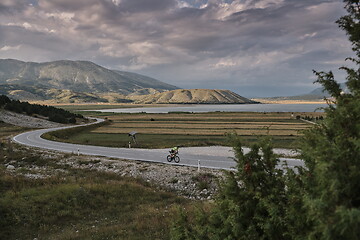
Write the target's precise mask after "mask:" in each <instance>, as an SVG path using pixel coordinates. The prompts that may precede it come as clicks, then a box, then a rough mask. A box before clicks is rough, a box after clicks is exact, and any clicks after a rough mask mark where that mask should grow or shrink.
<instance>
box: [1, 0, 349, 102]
mask: <svg viewBox="0 0 360 240" xmlns="http://www.w3.org/2000/svg"><path fill="white" fill-rule="evenodd" d="M342 15H344V10H343V4H342V3H341V2H340V1H337V0H333V1H330V0H301V1H299V0H261V1H260V0H226V1H224V0H209V1H207V0H151V1H149V0H76V1H74V0H38V1H36V0H27V1H25V0H2V1H1V3H0V58H7V57H9V58H11V57H14V56H15V57H18V58H20V59H22V58H23V59H26V60H31V59H30V58H31V56H36V57H37V59H34V60H38V59H43V60H45V61H46V60H54V59H61V58H66V59H83V60H91V61H94V62H96V63H98V64H101V65H104V66H107V67H110V68H117V69H122V70H129V71H137V72H140V73H143V74H149V75H151V76H154V77H158V78H159V79H160V80H163V81H166V82H168V83H171V84H175V85H178V86H180V87H187V88H191V87H199V86H204V83H205V82H206V83H209V84H206V86H209V87H213V88H223V87H222V86H226V88H230V89H231V88H232V87H231V86H233V88H234V89H235V88H236V89H241V86H247V87H248V89H255V88H256V86H259V88H261V87H264V86H266V87H268V88H269V89H272V90H271V91H273V92H275V90H274V89H276V87H275V86H276V85H279V84H283V85H284V86H291V85H296V86H297V88H296V89H298V90H299V89H300V88H301V87H303V88H304V89H305V88H309V86H311V82H312V81H313V79H312V69H319V68H322V67H329V68H331V67H337V66H338V65H337V64H338V63H339V62H341V60H342V59H344V58H345V57H347V56H348V55H349V54H351V51H350V45H349V43H348V42H347V40H346V36H345V35H344V33H342V32H341V30H339V29H338V27H337V26H336V24H335V23H334V22H335V21H336V20H337V19H338V18H339V17H340V16H342ZM339 46H341V47H339ZM210 83H211V84H210ZM299 86H301V87H299ZM294 91H296V90H294ZM255 95H256V94H255Z"/></svg>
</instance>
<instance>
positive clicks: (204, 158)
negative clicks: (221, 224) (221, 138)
mask: <svg viewBox="0 0 360 240" xmlns="http://www.w3.org/2000/svg"><path fill="white" fill-rule="evenodd" d="M99 121H103V120H101V119H97V122H99ZM71 127H73V126H71ZM64 128H70V127H61V128H49V129H40V130H35V131H31V132H25V133H22V134H19V135H17V136H15V137H14V138H13V140H14V141H15V142H17V143H19V144H23V145H26V146H31V147H37V148H42V149H49V150H55V151H60V152H67V153H73V154H83V155H92V156H105V157H111V158H118V159H128V160H137V161H146V162H157V163H166V164H176V163H174V162H171V163H169V162H168V161H167V160H166V156H167V155H168V154H169V149H139V148H110V147H99V146H90V145H79V144H70V143H62V142H55V141H49V140H46V139H43V138H41V135H42V134H44V133H46V132H50V131H54V130H59V129H64ZM244 151H247V149H245V150H244ZM280 151H281V150H280ZM179 156H180V159H181V160H180V162H179V163H178V164H176V165H184V166H193V167H200V168H203V167H205V168H215V169H227V170H230V169H234V167H235V166H236V163H235V161H234V159H233V157H234V153H233V152H232V150H231V148H230V147H221V146H215V147H189V148H180V150H179ZM280 161H281V164H280V165H279V167H281V165H282V164H283V163H284V162H286V163H287V165H288V166H289V167H291V168H293V167H295V166H303V162H302V161H301V160H299V159H291V158H280Z"/></svg>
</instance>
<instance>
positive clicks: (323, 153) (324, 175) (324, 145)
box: [302, 0, 360, 239]
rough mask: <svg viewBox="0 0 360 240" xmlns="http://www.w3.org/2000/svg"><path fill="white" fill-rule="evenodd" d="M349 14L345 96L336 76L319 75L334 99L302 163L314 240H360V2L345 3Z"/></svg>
mask: <svg viewBox="0 0 360 240" xmlns="http://www.w3.org/2000/svg"><path fill="white" fill-rule="evenodd" d="M344 2H345V4H346V5H345V8H346V10H347V11H348V15H346V16H344V17H342V18H340V19H339V20H338V21H337V23H338V24H339V26H340V27H341V28H342V29H343V30H345V31H346V33H347V35H348V36H349V40H350V41H351V43H352V49H353V51H354V52H355V55H356V56H355V57H354V58H348V60H350V61H352V62H353V63H354V64H355V66H356V67H355V68H348V67H342V68H341V69H343V70H345V71H346V72H347V79H346V80H347V81H346V85H347V87H348V89H349V90H348V92H344V91H343V90H342V89H341V88H340V85H339V83H338V82H337V81H336V80H335V78H334V75H333V73H332V72H315V74H316V75H317V77H318V80H317V82H319V83H320V84H322V85H323V87H324V89H325V90H326V91H328V92H329V93H330V94H331V98H330V99H327V101H328V104H329V106H328V107H327V108H326V109H325V112H326V116H327V117H326V119H325V120H324V121H323V123H322V124H320V125H318V126H316V127H315V128H313V129H311V130H310V131H308V132H307V133H306V134H305V137H304V141H303V146H302V158H303V159H304V160H305V162H306V166H307V167H308V174H309V177H308V178H307V179H306V191H305V196H304V202H305V206H306V209H307V220H308V223H310V225H312V226H313V227H312V228H311V229H310V231H309V233H308V238H309V239H359V236H360V69H359V64H360V22H359V21H360V3H359V0H345V1H344Z"/></svg>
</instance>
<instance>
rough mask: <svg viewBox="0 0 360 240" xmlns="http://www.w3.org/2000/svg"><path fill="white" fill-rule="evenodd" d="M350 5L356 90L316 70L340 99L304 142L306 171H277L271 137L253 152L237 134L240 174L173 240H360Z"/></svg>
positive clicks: (357, 8) (355, 8)
mask: <svg viewBox="0 0 360 240" xmlns="http://www.w3.org/2000/svg"><path fill="white" fill-rule="evenodd" d="M344 2H345V8H346V10H347V12H348V15H346V16H344V17H342V18H340V19H339V20H338V21H337V23H338V24H339V26H340V28H342V29H343V30H345V31H346V33H347V35H348V36H349V39H350V41H351V43H352V47H353V51H354V52H355V55H356V57H354V58H349V59H348V60H350V61H352V62H353V63H354V64H355V66H356V67H355V68H348V67H341V69H343V70H345V71H346V72H347V79H346V80H347V81H346V85H347V87H348V89H349V92H348V93H344V92H343V91H342V89H341V87H340V84H339V83H338V82H337V81H336V80H335V78H334V75H333V73H332V72H317V71H314V73H315V75H316V76H317V78H318V79H317V81H316V82H318V83H320V84H322V85H323V87H324V88H325V90H326V91H328V92H329V93H330V94H331V97H332V98H331V99H328V107H327V108H326V109H325V112H326V118H325V119H324V120H323V121H321V122H320V123H319V124H317V125H315V126H314V127H313V128H311V129H310V130H307V131H305V133H304V137H303V138H302V140H301V148H300V150H299V151H300V154H301V159H303V161H304V163H305V167H298V168H296V169H291V168H284V169H285V170H282V169H279V168H277V165H278V164H280V162H279V159H278V158H277V156H276V155H275V154H274V153H273V151H272V146H271V141H270V140H269V139H265V140H262V141H260V142H259V143H257V144H255V145H254V146H253V147H252V148H251V151H250V152H249V153H247V154H245V153H244V152H243V150H242V143H241V139H240V138H239V137H238V136H236V135H233V136H231V142H232V144H233V149H234V152H235V159H236V161H237V167H236V171H233V172H228V173H227V177H226V179H225V180H224V181H223V182H222V183H221V185H220V192H219V194H218V196H217V198H216V200H215V203H214V204H213V205H212V207H211V208H210V210H209V207H207V208H199V209H198V213H197V214H196V215H195V216H189V214H188V213H187V212H186V211H185V210H183V209H182V210H181V211H180V214H179V216H178V218H177V221H176V222H175V224H173V226H172V239H174V240H175V239H176V240H183V239H202V240H210V239H229V240H230V239H243V240H253V239H254V240H255V239H256V240H257V239H269V240H271V239H274V240H278V239H280V240H281V239H289V240H292V239H299V240H300V239H327V240H332V239H333V240H338V239H346V240H348V239H360V68H359V65H360V1H359V0H345V1H344Z"/></svg>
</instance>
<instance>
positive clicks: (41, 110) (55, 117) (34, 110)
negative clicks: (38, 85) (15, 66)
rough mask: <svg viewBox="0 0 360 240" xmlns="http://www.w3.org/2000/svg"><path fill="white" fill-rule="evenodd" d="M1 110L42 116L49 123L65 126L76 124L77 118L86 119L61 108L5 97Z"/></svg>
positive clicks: (2, 97)
mask: <svg viewBox="0 0 360 240" xmlns="http://www.w3.org/2000/svg"><path fill="white" fill-rule="evenodd" d="M0 108H4V109H5V110H8V111H12V112H16V113H22V114H27V115H40V116H44V117H47V118H48V120H49V121H52V122H57V123H65V124H66V123H76V118H84V117H83V116H82V115H81V114H74V113H71V112H69V111H66V110H64V109H61V108H56V107H53V106H46V105H40V104H30V103H28V102H22V101H19V100H12V99H10V98H8V97H7V96H5V95H0Z"/></svg>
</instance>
